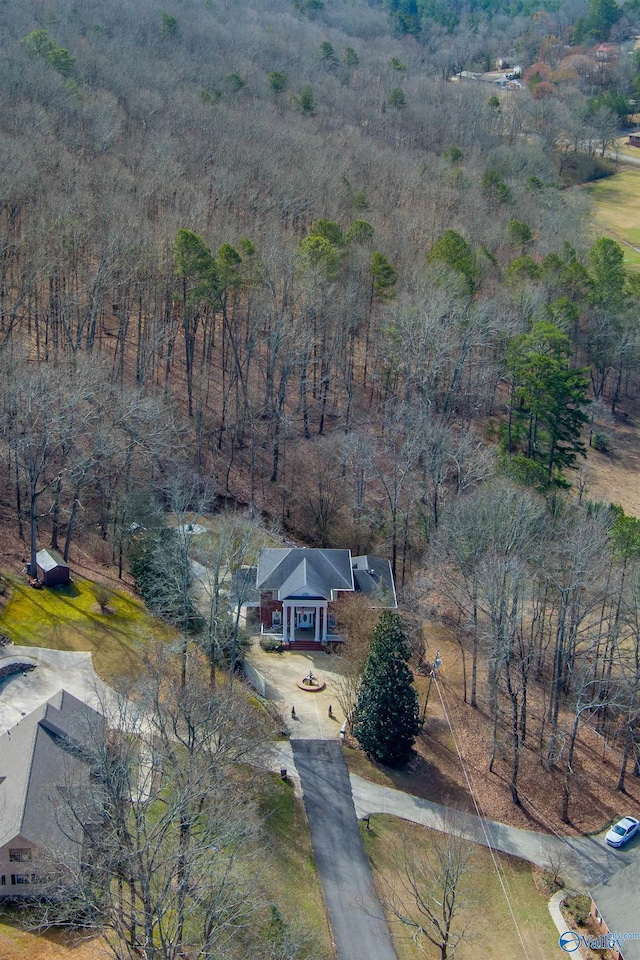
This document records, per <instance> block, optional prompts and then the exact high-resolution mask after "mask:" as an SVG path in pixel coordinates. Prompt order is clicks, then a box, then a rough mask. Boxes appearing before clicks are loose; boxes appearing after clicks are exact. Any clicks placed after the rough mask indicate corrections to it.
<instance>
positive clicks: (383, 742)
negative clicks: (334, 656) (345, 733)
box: [353, 612, 420, 767]
mask: <svg viewBox="0 0 640 960" xmlns="http://www.w3.org/2000/svg"><path fill="white" fill-rule="evenodd" d="M408 659H409V644H408V641H407V638H406V636H405V634H404V632H403V630H402V625H401V622H400V617H399V616H398V615H397V614H396V613H390V612H386V613H383V614H382V616H381V617H380V620H379V622H378V624H377V626H376V628H375V630H374V632H373V641H372V643H371V650H370V652H369V656H368V658H367V662H366V664H365V668H364V674H363V677H362V686H361V688H360V695H359V697H358V702H357V704H356V712H355V721H354V727H353V730H354V734H355V736H356V737H357V738H358V741H359V743H360V746H361V747H362V749H363V750H364V751H365V753H366V754H367V755H368V756H369V757H371V758H372V759H373V760H378V761H379V762H380V763H384V764H386V765H387V766H389V767H401V766H403V765H404V764H405V763H406V762H407V761H408V760H409V758H410V756H411V750H412V747H413V743H414V740H415V737H416V734H417V733H418V731H419V729H420V718H419V712H418V697H417V695H416V691H415V690H414V688H413V677H412V675H411V671H410V670H409V667H408V666H407V661H408Z"/></svg>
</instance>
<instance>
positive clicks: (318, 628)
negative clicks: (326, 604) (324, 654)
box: [314, 605, 322, 643]
mask: <svg viewBox="0 0 640 960" xmlns="http://www.w3.org/2000/svg"><path fill="white" fill-rule="evenodd" d="M321 609H322V608H321V607H319V606H317V605H316V624H315V626H316V635H315V637H314V639H315V641H316V643H317V642H318V640H319V639H320V610H321Z"/></svg>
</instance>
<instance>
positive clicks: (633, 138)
mask: <svg viewBox="0 0 640 960" xmlns="http://www.w3.org/2000/svg"><path fill="white" fill-rule="evenodd" d="M627 144H628V146H630V147H640V130H637V131H636V132H635V133H630V134H629V139H628V140H627Z"/></svg>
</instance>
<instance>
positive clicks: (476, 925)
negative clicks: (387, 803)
mask: <svg viewBox="0 0 640 960" xmlns="http://www.w3.org/2000/svg"><path fill="white" fill-rule="evenodd" d="M361 836H362V839H363V843H364V846H365V850H366V852H367V855H368V856H369V859H370V861H371V866H372V869H373V871H374V876H375V879H376V885H377V886H378V890H379V892H380V891H381V890H384V889H386V888H387V887H386V885H387V884H392V885H395V884H397V882H398V877H399V874H398V866H397V863H398V853H399V852H400V851H401V850H402V848H403V845H406V846H408V847H409V848H410V849H416V848H420V849H422V850H424V851H425V853H426V854H427V855H428V853H429V849H430V845H432V844H433V842H434V840H435V839H436V838H440V837H441V836H442V835H441V834H437V833H436V832H435V831H432V830H429V829H427V828H426V827H420V826H417V825H416V824H411V823H406V822H405V821H402V820H398V819H396V818H395V817H391V816H387V815H382V814H380V815H375V816H372V817H371V830H367V829H366V828H365V827H364V826H362V825H361ZM505 890H506V895H507V896H505ZM463 894H464V897H465V899H468V900H469V903H468V905H467V906H466V908H465V911H464V914H463V915H462V917H463V921H464V922H466V924H467V925H468V936H466V937H465V938H464V939H463V940H462V941H461V943H460V945H459V946H458V948H457V949H456V960H512V958H513V957H514V956H520V955H521V953H522V952H523V951H522V946H521V939H522V941H523V942H524V944H525V946H526V950H527V955H528V956H531V957H541V956H543V957H554V956H556V954H557V953H558V932H557V930H556V928H555V926H554V923H553V921H552V920H551V916H550V914H549V909H548V906H547V901H546V900H545V899H544V897H542V896H541V895H540V893H539V892H538V890H537V888H536V885H535V883H534V878H533V868H532V866H531V864H529V863H527V862H525V861H523V860H518V859H517V858H516V857H509V856H507V855H506V854H502V853H500V854H495V863H494V859H493V857H492V855H491V852H490V851H489V850H487V849H486V848H485V847H481V846H476V847H475V850H474V853H473V857H472V859H471V870H470V872H469V874H468V875H467V876H466V878H465V880H464V886H463ZM507 897H508V899H507ZM512 911H513V916H512ZM514 917H515V923H514V919H513V918H514ZM391 931H392V935H393V937H394V946H395V948H396V952H397V954H398V960H417V958H421V960H424V958H427V960H430V958H433V960H435V958H437V957H439V956H440V952H439V950H437V949H436V948H435V947H434V946H432V945H431V944H428V943H426V944H425V947H426V949H425V950H424V951H423V950H422V949H420V947H419V946H417V945H416V944H415V943H413V942H412V940H411V932H412V931H411V930H409V929H408V928H402V927H401V925H400V924H397V923H395V924H391Z"/></svg>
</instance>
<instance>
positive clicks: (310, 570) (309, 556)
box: [256, 547, 354, 600]
mask: <svg viewBox="0 0 640 960" xmlns="http://www.w3.org/2000/svg"><path fill="white" fill-rule="evenodd" d="M256 587H257V588H258V590H275V591H277V593H278V599H279V600H287V599H290V598H312V597H314V598H318V599H323V600H333V599H335V597H334V594H335V593H336V592H337V591H339V590H353V589H354V585H353V572H352V570H351V551H350V550H321V549H315V550H314V549H310V548H307V547H291V548H288V549H276V548H265V549H263V550H261V551H260V555H259V557H258V569H257V574H256Z"/></svg>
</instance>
